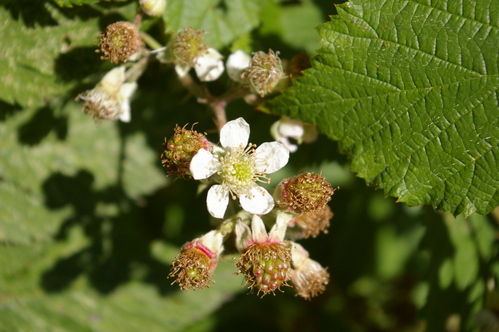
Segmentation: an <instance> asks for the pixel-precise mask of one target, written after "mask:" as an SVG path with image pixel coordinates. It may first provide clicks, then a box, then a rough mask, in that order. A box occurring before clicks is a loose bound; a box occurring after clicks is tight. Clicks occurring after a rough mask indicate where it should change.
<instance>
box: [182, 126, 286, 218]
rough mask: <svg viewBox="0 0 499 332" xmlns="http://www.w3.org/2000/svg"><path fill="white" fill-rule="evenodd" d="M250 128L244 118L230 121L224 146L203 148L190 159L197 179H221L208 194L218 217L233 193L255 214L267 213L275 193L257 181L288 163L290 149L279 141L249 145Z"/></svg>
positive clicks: (223, 136) (212, 211) (224, 133)
mask: <svg viewBox="0 0 499 332" xmlns="http://www.w3.org/2000/svg"><path fill="white" fill-rule="evenodd" d="M249 132H250V129H249V125H248V123H247V122H246V121H245V120H244V119H243V118H238V119H236V120H233V121H229V122H227V123H226V124H225V126H223V128H222V129H221V131H220V143H221V145H222V147H221V148H220V147H215V148H214V149H213V152H210V151H207V150H203V149H201V150H199V151H198V153H197V154H196V155H195V156H194V157H193V158H192V160H191V164H190V171H191V174H192V177H193V178H194V179H196V180H201V179H207V178H209V177H213V180H215V181H216V182H217V183H219V184H216V185H213V186H212V187H211V188H210V190H209V191H208V196H207V205H208V211H209V212H210V214H211V215H212V216H213V217H215V218H223V216H224V214H225V210H226V209H227V204H228V203H229V195H230V194H232V198H233V199H235V197H236V196H237V197H238V198H239V202H240V203H241V206H242V207H243V209H244V210H246V211H248V212H250V213H252V214H266V213H268V212H270V210H272V208H273V207H274V199H273V198H272V196H271V195H270V194H269V193H268V191H267V190H265V189H264V188H262V187H260V186H258V185H257V184H256V182H257V181H263V180H268V179H267V178H266V176H265V174H270V173H273V172H275V171H277V170H279V169H281V168H282V167H283V166H284V165H286V163H287V162H288V159H289V151H288V150H287V149H286V148H285V147H284V145H282V144H281V143H279V142H271V143H263V144H262V145H260V146H259V147H258V148H256V149H255V146H254V145H253V144H249V145H248V139H249Z"/></svg>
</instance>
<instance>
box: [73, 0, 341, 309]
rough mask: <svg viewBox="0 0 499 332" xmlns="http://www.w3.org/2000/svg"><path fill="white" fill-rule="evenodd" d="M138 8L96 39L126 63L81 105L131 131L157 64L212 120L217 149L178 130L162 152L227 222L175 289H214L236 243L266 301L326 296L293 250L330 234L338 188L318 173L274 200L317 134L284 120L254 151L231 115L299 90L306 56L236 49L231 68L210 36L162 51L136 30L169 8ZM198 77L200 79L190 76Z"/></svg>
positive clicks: (203, 239)
mask: <svg viewBox="0 0 499 332" xmlns="http://www.w3.org/2000/svg"><path fill="white" fill-rule="evenodd" d="M139 5H140V11H139V13H138V14H137V16H136V18H135V20H134V22H133V23H131V22H117V23H113V24H111V25H109V26H108V27H107V28H106V30H105V31H104V32H103V33H102V34H100V35H99V36H98V37H99V38H100V42H99V44H98V46H99V50H98V51H97V52H101V53H103V55H102V57H101V59H102V60H107V59H109V60H110V61H111V62H112V63H125V64H123V65H121V66H119V67H116V68H114V69H112V70H110V71H109V72H108V73H106V74H105V75H103V78H102V79H101V81H100V82H98V83H97V85H96V86H95V88H93V89H91V90H88V91H85V92H83V93H81V94H79V95H78V97H77V100H81V101H83V112H84V113H86V114H89V115H90V116H91V117H92V118H93V119H95V120H117V119H119V120H121V121H123V122H130V121H131V110H130V100H131V98H132V95H133V94H134V92H135V91H136V89H137V87H138V84H137V81H138V79H139V78H140V76H141V75H142V74H143V73H144V71H145V69H146V67H147V66H148V64H149V63H150V62H152V61H159V62H160V63H162V64H163V65H164V66H165V67H167V68H172V69H173V70H174V71H173V72H174V73H175V74H176V76H177V78H178V81H179V82H180V83H181V84H182V85H184V86H185V88H186V89H187V90H188V91H189V93H190V94H192V95H194V96H196V97H197V100H198V101H199V102H200V103H204V104H207V105H208V107H209V109H210V110H211V111H212V112H213V118H214V119H215V124H216V126H217V128H218V130H219V134H220V135H219V144H216V143H213V142H210V141H209V140H208V138H207V137H206V136H207V134H206V133H199V132H197V131H196V130H194V128H193V126H192V127H191V129H187V128H186V127H187V125H185V126H184V127H180V126H178V125H177V126H176V127H175V128H174V133H173V135H172V136H171V137H170V138H168V139H167V138H165V139H164V142H163V145H162V146H163V148H162V150H161V154H160V158H161V164H162V166H163V167H164V168H165V170H166V172H167V173H168V175H173V176H176V177H180V178H183V179H186V180H191V179H194V180H198V181H200V183H201V186H200V188H201V189H204V188H209V189H208V190H207V194H206V204H207V210H208V212H209V214H210V215H211V216H212V217H213V218H215V219H219V220H220V223H219V224H218V226H217V227H216V228H215V229H213V230H211V231H209V232H207V233H206V234H204V235H202V236H200V237H198V238H196V239H194V240H192V241H190V242H188V243H186V244H185V245H184V246H182V248H181V250H180V254H179V255H178V257H177V258H176V259H175V260H174V261H173V263H172V266H171V271H170V274H169V275H168V277H169V278H172V279H173V282H172V284H178V286H179V287H180V289H181V290H196V289H204V288H207V287H210V285H211V283H213V282H214V281H213V274H214V272H215V269H216V266H217V263H218V262H219V260H220V259H222V256H221V255H222V253H223V252H224V250H225V246H224V243H225V242H226V241H228V240H229V239H233V240H234V241H235V243H234V245H233V246H231V247H232V248H235V249H237V251H238V253H239V254H240V256H239V258H237V259H235V270H236V272H237V274H241V275H243V276H244V278H245V280H246V285H248V288H249V290H250V292H255V293H257V294H258V295H260V296H262V297H263V296H265V295H267V294H275V293H276V291H280V292H283V291H284V290H285V289H286V287H292V288H294V289H295V291H296V294H297V295H298V296H301V297H303V298H305V299H311V298H313V297H315V296H317V295H319V294H321V293H322V292H324V290H325V287H326V285H327V284H328V282H329V273H328V272H327V271H326V269H325V268H323V267H322V266H321V265H320V264H319V263H318V262H316V261H314V260H312V259H310V258H309V253H308V252H307V251H306V250H305V249H304V248H303V247H302V246H301V245H300V244H298V243H296V242H295V241H298V240H300V239H302V238H308V237H316V236H317V235H319V234H320V233H321V232H324V233H327V228H328V227H329V222H330V219H331V218H332V217H333V213H332V211H331V209H330V208H329V206H328V205H327V203H328V202H329V201H330V200H331V195H332V194H333V192H334V189H333V188H332V187H331V185H330V184H329V183H328V182H327V181H326V179H325V178H324V177H323V176H322V175H320V174H316V173H310V172H307V173H302V174H299V175H296V176H293V177H290V178H287V179H284V180H282V181H281V182H280V183H279V185H278V186H277V187H276V188H275V189H274V190H273V191H272V190H270V189H269V187H268V185H269V184H270V178H269V174H273V173H275V172H277V171H279V170H280V169H282V168H283V167H284V166H285V165H286V164H287V162H288V160H289V157H290V153H291V152H295V151H296V150H297V149H298V145H297V144H301V143H302V142H313V141H314V140H315V139H316V138H317V131H316V130H315V126H314V125H313V124H309V123H304V122H302V121H300V120H296V119H290V118H288V117H285V116H283V117H281V119H280V120H279V121H277V122H276V123H275V124H274V125H273V126H272V129H271V135H272V136H273V137H274V138H275V140H276V141H273V142H267V143H263V144H260V145H256V144H253V143H250V141H249V137H250V126H249V124H248V123H247V122H246V121H245V120H244V119H243V118H242V117H239V118H236V119H235V120H232V121H227V118H226V114H225V107H226V105H227V104H228V103H229V102H231V101H232V100H234V99H243V100H244V101H246V102H247V103H248V104H250V105H253V106H257V105H258V104H260V103H261V102H263V101H264V99H269V98H271V97H272V96H273V95H275V94H276V93H279V92H280V91H282V90H283V89H284V88H286V87H287V86H290V85H292V84H293V83H292V81H291V80H292V79H295V78H296V77H299V76H301V75H302V71H303V70H305V69H306V68H307V67H308V66H310V61H309V59H308V57H306V56H298V57H295V58H293V60H291V62H288V61H282V60H281V59H280V57H279V52H278V51H273V50H271V49H269V50H268V52H262V51H257V52H253V53H252V56H250V55H249V54H247V53H246V52H244V51H242V50H237V51H235V52H234V53H232V54H230V55H228V57H227V61H226V62H225V65H224V61H223V59H224V56H222V55H221V54H220V53H219V52H218V51H217V50H216V49H214V48H212V47H209V46H208V45H207V44H206V42H205V35H206V32H205V31H202V30H196V29H194V28H192V27H185V28H183V29H180V30H178V31H176V32H173V33H172V34H171V35H170V36H169V37H170V38H169V42H168V43H167V44H166V45H165V46H162V45H161V44H159V43H158V42H156V41H155V40H153V39H152V37H151V36H149V35H148V34H147V33H145V32H141V33H139V31H138V30H139V27H140V26H141V25H140V20H141V18H142V16H143V15H144V14H145V15H149V16H156V17H157V16H161V15H162V13H163V12H164V11H165V10H168V9H167V1H166V0H139ZM141 38H143V40H142V39H141ZM146 45H147V46H146ZM148 46H149V47H150V46H153V47H151V48H153V49H148V48H147V47H148ZM191 69H194V72H195V74H196V76H197V79H194V78H193V77H191V74H190V72H191ZM225 69H226V70H227V75H226V76H225V77H224V76H222V75H223V74H224V73H225ZM219 78H222V79H230V80H231V81H232V82H230V84H228V85H227V86H230V88H229V91H228V92H227V93H225V94H223V95H221V96H220V97H215V96H213V95H211V94H210V92H209V89H208V88H207V86H205V85H204V83H203V82H211V81H215V80H217V79H219ZM294 142H296V143H297V144H294ZM231 203H232V204H231ZM230 204H231V208H230V209H229V205H230ZM267 229H270V231H268V232H267Z"/></svg>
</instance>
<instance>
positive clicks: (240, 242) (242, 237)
mask: <svg viewBox="0 0 499 332" xmlns="http://www.w3.org/2000/svg"><path fill="white" fill-rule="evenodd" d="M234 231H235V232H236V241H235V242H236V248H237V250H239V252H241V253H242V252H244V251H245V250H246V248H248V247H249V246H250V245H251V242H252V238H251V230H250V229H249V227H248V225H246V224H245V223H244V222H242V221H238V222H237V223H236V227H235V228H234Z"/></svg>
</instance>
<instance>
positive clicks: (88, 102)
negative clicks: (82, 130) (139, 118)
mask: <svg viewBox="0 0 499 332" xmlns="http://www.w3.org/2000/svg"><path fill="white" fill-rule="evenodd" d="M136 89H137V83H136V82H130V83H125V67H123V66H120V67H116V68H114V69H112V70H111V71H109V72H108V73H107V74H106V75H105V76H104V77H103V78H102V80H101V81H100V82H99V83H98V84H97V85H96V87H95V88H94V89H92V90H89V91H85V92H84V93H83V94H81V95H79V96H78V98H79V99H81V100H83V101H84V104H85V107H84V108H83V111H84V112H85V113H88V114H90V116H92V118H96V119H108V120H115V119H119V120H121V121H123V122H130V119H131V114H130V99H131V97H132V95H133V93H134V92H135V90H136Z"/></svg>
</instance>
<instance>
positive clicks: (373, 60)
mask: <svg viewBox="0 0 499 332" xmlns="http://www.w3.org/2000/svg"><path fill="white" fill-rule="evenodd" d="M337 8H338V12H339V15H338V16H333V17H332V18H331V22H329V23H326V24H323V25H321V26H320V27H318V31H319V34H320V36H321V38H322V45H323V47H322V48H321V50H320V51H319V55H318V56H317V57H316V58H315V59H314V60H313V68H311V69H309V70H307V71H306V72H305V73H306V74H305V76H304V77H302V78H299V79H297V80H296V81H295V86H294V87H292V88H290V89H288V90H287V91H286V92H285V93H284V94H283V95H282V96H280V97H279V98H277V99H276V100H275V101H274V102H272V103H270V105H268V108H269V109H270V110H271V111H273V112H276V113H280V114H286V115H289V116H291V117H293V118H299V119H301V120H304V121H308V122H313V123H316V124H317V125H318V127H319V129H320V130H321V131H322V132H324V133H325V134H327V135H328V136H329V137H330V138H332V139H335V140H338V141H340V147H341V149H342V151H344V152H345V153H347V154H348V155H349V156H350V157H351V159H352V166H351V167H352V170H354V171H355V172H357V173H358V175H359V176H361V177H363V178H365V179H366V181H367V182H369V183H372V184H374V185H377V186H378V187H381V188H384V190H385V193H386V194H387V195H392V196H395V197H398V199H399V201H403V202H406V203H407V204H409V205H420V204H430V205H432V206H433V207H434V208H436V209H438V210H446V211H450V212H452V213H454V214H459V213H464V214H465V215H469V214H471V213H472V212H474V211H477V212H478V213H481V214H485V213H487V212H489V211H491V210H492V209H493V208H494V207H495V206H497V205H498V203H499V191H498V190H497V188H498V186H499V172H497V169H499V165H498V163H497V161H498V156H499V126H498V123H499V117H498V116H497V115H498V113H499V109H498V106H497V105H498V103H497V92H498V87H499V69H498V68H499V67H498V52H497V47H498V45H499V27H498V26H499V3H498V2H496V1H493V0H482V1H479V2H474V1H473V2H470V1H464V0H461V1H445V0H436V1H398V0H375V1H373V0H353V1H350V2H348V3H346V4H344V5H340V6H337Z"/></svg>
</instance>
